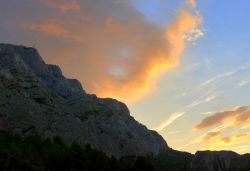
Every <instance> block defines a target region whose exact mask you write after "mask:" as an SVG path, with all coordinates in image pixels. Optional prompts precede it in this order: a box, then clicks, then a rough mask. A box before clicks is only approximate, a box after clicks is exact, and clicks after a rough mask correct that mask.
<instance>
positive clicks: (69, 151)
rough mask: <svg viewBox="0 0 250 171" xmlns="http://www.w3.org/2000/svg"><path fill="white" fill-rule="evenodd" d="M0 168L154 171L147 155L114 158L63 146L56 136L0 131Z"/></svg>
mask: <svg viewBox="0 0 250 171" xmlns="http://www.w3.org/2000/svg"><path fill="white" fill-rule="evenodd" d="M0 170H6V171H9V170H13V171H15V170H18V171H22V170H23V171H154V170H155V169H154V166H153V163H152V160H150V158H149V157H131V158H124V159H121V160H117V159H116V158H114V157H108V156H107V155H106V154H105V153H103V152H101V151H98V150H95V149H93V148H91V146H90V145H86V146H85V148H82V147H80V146H79V145H78V144H72V145H71V146H67V145H65V144H64V143H63V142H62V140H61V139H60V138H59V137H55V138H54V139H52V140H51V139H45V140H43V139H41V138H40V137H39V136H29V137H25V138H22V137H20V136H18V135H11V134H6V133H1V134H0Z"/></svg>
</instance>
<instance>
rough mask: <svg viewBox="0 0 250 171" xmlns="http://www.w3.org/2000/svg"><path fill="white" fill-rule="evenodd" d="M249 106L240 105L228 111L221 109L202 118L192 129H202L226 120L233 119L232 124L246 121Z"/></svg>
mask: <svg viewBox="0 0 250 171" xmlns="http://www.w3.org/2000/svg"><path fill="white" fill-rule="evenodd" d="M248 110H249V107H248V106H242V107H238V108H235V109H232V110H229V111H222V112H217V113H215V114H213V115H212V116H208V117H206V118H204V119H203V120H202V121H201V122H200V123H199V124H197V125H195V126H194V130H202V129H205V128H209V127H212V126H217V125H222V124H224V123H226V122H228V120H230V121H233V125H234V126H235V125H240V124H243V123H244V122H246V121H247V120H248V119H249V118H250V115H249V111H248Z"/></svg>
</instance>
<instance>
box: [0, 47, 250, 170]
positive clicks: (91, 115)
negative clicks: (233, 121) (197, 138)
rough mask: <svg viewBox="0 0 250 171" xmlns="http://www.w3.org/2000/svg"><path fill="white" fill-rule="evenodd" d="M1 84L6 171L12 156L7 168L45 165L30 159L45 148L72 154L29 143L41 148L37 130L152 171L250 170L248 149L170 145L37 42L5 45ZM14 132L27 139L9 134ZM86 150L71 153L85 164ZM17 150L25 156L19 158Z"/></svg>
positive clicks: (0, 154)
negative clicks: (68, 74) (47, 56)
mask: <svg viewBox="0 0 250 171" xmlns="http://www.w3.org/2000/svg"><path fill="white" fill-rule="evenodd" d="M0 89H1V91H0V148H1V149H0V169H1V168H2V167H1V165H2V164H3V165H4V164H6V161H8V162H7V163H9V165H8V166H13V163H12V162H14V163H15V164H14V166H16V165H18V166H20V167H21V166H22V167H25V168H26V167H27V168H33V166H36V167H39V166H40V161H38V162H37V163H36V164H37V165H36V164H34V163H32V162H31V161H30V160H32V158H39V159H41V158H40V157H39V154H40V153H42V154H44V156H46V155H52V156H54V155H58V156H57V157H59V156H60V153H59V152H60V151H62V150H63V149H64V148H65V149H64V151H67V152H64V153H63V154H65V153H66V154H68V153H69V151H70V149H67V148H66V147H65V146H63V145H61V143H59V145H58V144H57V143H55V144H53V143H51V142H50V143H48V142H47V141H45V142H40V140H39V141H38V140H34V138H33V139H32V138H31V142H32V143H35V147H36V148H38V149H34V144H32V143H30V142H29V140H30V139H29V137H30V136H33V135H36V136H39V137H40V138H41V139H44V140H47V139H50V140H53V139H56V138H57V137H60V138H61V139H62V141H63V143H65V144H67V145H71V144H73V145H74V144H75V143H76V144H79V145H80V146H81V147H82V148H84V147H85V145H86V144H89V145H90V146H91V147H92V148H94V149H97V150H100V151H103V152H104V153H106V154H108V156H111V155H113V156H115V157H116V158H117V159H120V160H119V162H118V165H119V166H124V167H125V166H126V167H128V166H131V168H132V166H133V167H134V166H136V167H139V166H140V167H141V166H143V167H144V166H145V165H146V166H147V168H151V169H149V170H152V166H154V169H155V170H156V171H158V170H159V171H249V170H250V154H245V155H239V154H237V153H234V152H229V151H198V152H197V153H196V154H194V155H193V154H190V153H186V152H179V151H175V150H173V149H171V148H169V147H168V145H167V143H166V142H165V140H164V139H163V138H162V137H161V136H160V135H159V134H158V133H157V132H155V131H151V130H148V129H147V128H146V127H145V126H144V125H142V124H140V123H139V122H137V121H136V120H135V119H134V118H133V117H132V116H131V115H130V113H129V110H128V108H127V106H126V105H125V104H123V103H122V102H119V101H117V100H115V99H111V98H98V97H97V96H96V95H90V94H87V93H86V92H85V91H84V90H83V88H82V85H81V84H80V82H79V81H77V80H75V79H67V78H65V77H64V76H63V74H62V71H61V69H60V68H59V67H58V66H56V65H49V64H46V63H45V62H44V61H43V59H42V58H41V56H40V55H39V53H38V52H37V50H36V49H34V48H29V47H24V46H17V45H10V44H0ZM9 134H12V135H18V136H20V137H22V138H27V139H28V140H27V141H26V140H23V141H21V140H20V139H19V138H15V137H14V138H10V137H11V136H10V137H9ZM6 137H7V138H6ZM19 142H20V143H19ZM55 142H57V141H55ZM37 144H40V145H37ZM48 144H49V145H48ZM47 146H49V150H48V149H46V148H47ZM58 146H59V147H58ZM22 147H26V148H25V149H24V150H23V151H22V150H21V152H20V150H18V149H20V148H22ZM52 147H53V148H54V149H53V148H52ZM39 148H41V150H39ZM7 149H9V152H8V153H6V150H7ZM30 149H33V150H35V151H36V153H35V155H34V156H33V155H31V157H30V158H28V159H26V160H28V162H27V161H26V160H25V162H24V161H22V160H21V159H22V158H25V156H27V155H26V153H27V151H28V152H29V151H30ZM52 149H53V150H52ZM77 149H78V148H77ZM26 150H27V151H26ZM16 151H17V152H16ZM50 151H52V152H51V153H50ZM73 151H74V150H73ZM80 151H81V150H80ZM53 152H54V153H55V154H54V153H53ZM81 152H82V151H81ZM33 153H34V152H33ZM33 153H32V154H33ZM52 153H53V154H52ZM58 153H59V154H58ZM89 153H90V154H92V155H91V156H92V157H93V161H96V160H97V159H96V156H99V157H100V156H101V158H102V159H105V161H108V163H109V164H108V165H112V163H113V160H112V159H106V158H105V157H104V156H103V155H102V154H100V153H96V152H95V151H94V152H93V151H91V150H90V151H87V154H88V155H90V154H89ZM17 154H18V155H17ZM42 154H40V155H42ZM87 154H82V153H77V154H75V153H73V161H75V160H76V161H77V162H78V163H81V165H83V164H84V163H85V164H86V162H84V163H82V162H80V161H79V160H80V159H81V158H83V159H85V158H86V155H87ZM16 155H17V156H19V158H18V157H17V158H15V156H16ZM75 155H76V156H78V157H75ZM88 155H87V157H88ZM79 156H80V157H79ZM136 156H146V160H144V159H143V160H141V159H140V158H139V160H138V159H137V158H136ZM71 157H72V156H71ZM68 158H69V156H67V155H66V157H65V158H63V160H62V161H64V160H66V161H68ZM41 160H45V159H41ZM11 161H12V162H11ZM45 161H47V160H45ZM48 161H50V160H48ZM62 161H61V162H58V163H60V164H58V163H57V164H58V165H59V166H60V165H61V168H62V167H63V166H64V165H63V164H62V163H65V162H62ZM68 162H69V161H68ZM138 162H139V163H138ZM45 163H46V162H45ZM69 163H70V162H69ZM30 164H32V165H30ZM113 164H114V163H113ZM116 164H117V163H116ZM49 165H50V163H49ZM53 165H54V164H53ZM73 165H75V164H72V165H71V166H73ZM88 165H91V164H89V163H88ZM31 166H32V167H31ZM105 166H107V164H106V165H105ZM53 167H54V166H53ZM96 167H97V166H96ZM126 167H125V170H126ZM7 168H8V167H7ZM5 170H6V169H5ZM7 170H8V169H7ZM25 170H27V169H25ZM28 170H29V169H28ZM31 170H33V169H31ZM68 170H70V169H68ZM72 170H74V169H72ZM90 170H91V169H90ZM127 170H129V169H127ZM137 170H138V169H137ZM139 170H140V169H139ZM142 170H143V169H142ZM144 170H145V169H144Z"/></svg>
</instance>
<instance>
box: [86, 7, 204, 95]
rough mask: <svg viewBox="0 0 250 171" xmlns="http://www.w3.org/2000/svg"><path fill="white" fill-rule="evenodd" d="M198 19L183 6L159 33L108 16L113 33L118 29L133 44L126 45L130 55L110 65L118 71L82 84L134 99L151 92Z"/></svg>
mask: <svg viewBox="0 0 250 171" xmlns="http://www.w3.org/2000/svg"><path fill="white" fill-rule="evenodd" d="M200 23H201V17H200V16H194V15H192V14H191V13H190V12H189V11H188V10H185V9H182V10H180V12H179V15H178V16H177V17H176V18H175V19H174V20H173V21H172V22H171V23H170V24H169V25H168V26H167V27H166V29H165V31H164V35H162V34H163V33H161V32H160V31H157V29H154V30H151V29H153V28H147V27H148V26H147V27H143V25H134V24H133V23H132V24H129V25H130V26H132V28H129V30H127V28H124V25H122V26H121V25H120V24H121V23H117V22H115V21H114V19H112V18H108V19H107V20H106V25H108V28H109V29H110V30H112V32H113V33H115V32H117V31H118V32H117V33H119V34H123V35H124V36H126V37H123V36H122V35H119V37H121V39H125V40H126V39H130V40H127V41H129V42H130V43H128V44H129V46H131V45H132V48H128V49H127V51H129V54H130V55H131V56H130V57H129V59H126V60H127V61H123V62H124V63H122V64H121V63H117V64H118V65H117V64H115V65H113V66H117V67H118V68H119V69H120V73H121V74H120V75H112V73H111V74H108V75H106V76H103V75H102V74H101V75H102V76H101V75H100V76H99V77H98V78H97V79H96V80H95V81H93V82H92V81H91V82H90V83H95V84H96V86H93V85H91V84H90V85H89V84H88V81H86V82H85V83H87V84H85V87H86V88H87V90H89V91H91V92H95V93H97V94H98V95H99V96H101V97H115V98H118V99H122V100H135V99H138V98H140V97H142V96H144V95H146V93H148V92H152V91H153V90H154V89H155V88H156V79H157V76H159V75H160V74H161V73H163V72H165V71H167V70H168V69H170V68H173V67H175V66H176V65H178V63H179V59H180V55H181V53H182V51H183V49H184V48H185V42H186V41H185V36H186V35H189V34H190V33H191V32H192V30H194V29H196V28H197V27H198V26H199V24H200ZM134 29H135V30H134ZM136 29H138V32H140V33H139V34H134V33H133V32H137V30H136ZM131 33H132V34H131ZM161 35H162V37H161ZM122 41H124V40H122ZM117 49H118V50H119V48H117ZM121 51H122V47H121ZM120 55H121V54H120ZM128 60H129V61H128ZM119 65H120V66H119ZM97 84H98V85H97ZM99 85H100V86H99Z"/></svg>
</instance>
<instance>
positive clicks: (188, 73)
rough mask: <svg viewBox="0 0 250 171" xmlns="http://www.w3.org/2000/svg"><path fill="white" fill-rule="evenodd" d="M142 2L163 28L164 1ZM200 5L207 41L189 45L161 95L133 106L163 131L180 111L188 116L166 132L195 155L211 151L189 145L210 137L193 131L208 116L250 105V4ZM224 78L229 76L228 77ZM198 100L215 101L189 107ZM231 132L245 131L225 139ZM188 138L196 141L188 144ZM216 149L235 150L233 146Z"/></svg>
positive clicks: (162, 81)
mask: <svg viewBox="0 0 250 171" xmlns="http://www.w3.org/2000/svg"><path fill="white" fill-rule="evenodd" d="M139 2H140V3H136V6H137V8H139V9H140V11H141V12H143V13H144V14H145V15H146V16H147V17H148V18H149V19H150V20H151V21H152V22H159V23H158V24H159V25H164V22H168V20H164V19H162V18H161V17H160V19H158V18H159V16H160V15H161V13H162V12H160V11H161V10H157V9H164V7H162V6H161V5H162V1H160V0H159V1H147V4H145V3H143V2H142V1H139ZM144 2H145V1H144ZM168 2H169V3H168V4H171V3H172V1H171V2H170V1H168ZM150 3H152V4H153V5H152V7H154V10H152V9H151V10H150V6H151V5H150ZM197 3H198V11H199V13H200V14H202V16H203V24H202V26H201V29H202V31H203V32H204V36H203V37H202V38H200V40H198V41H197V42H196V44H195V45H192V44H191V45H188V48H186V49H185V52H184V53H183V54H182V56H181V62H180V65H179V66H178V67H176V68H174V69H172V70H171V71H169V72H168V73H166V74H164V75H163V76H162V77H161V78H159V80H158V89H157V91H156V92H154V93H152V94H151V95H149V96H148V97H145V98H143V99H142V100H140V101H138V102H136V103H134V104H131V105H130V109H131V111H132V113H135V117H136V118H138V119H139V120H141V121H142V122H143V123H146V125H148V126H149V127H150V128H151V129H155V128H157V127H158V125H160V123H161V122H162V121H163V120H164V119H165V120H167V119H169V118H170V116H171V114H173V113H175V112H182V111H183V112H186V114H184V115H183V116H182V117H179V118H178V119H176V120H175V121H173V122H172V123H171V124H170V125H168V126H166V127H165V128H164V129H163V130H161V131H160V133H161V134H162V135H163V137H164V138H165V139H166V140H168V142H169V144H170V145H171V146H173V147H174V148H177V149H181V150H187V151H192V152H195V151H196V150H197V148H201V149H202V148H206V146H203V145H201V143H200V142H196V143H193V144H190V145H188V144H189V143H190V141H191V139H195V138H197V137H199V136H201V135H203V133H204V132H202V131H201V132H194V131H192V127H193V126H194V125H195V124H196V123H197V122H199V121H201V120H202V119H203V118H205V117H206V115H204V114H203V113H208V112H211V113H209V114H212V113H215V112H216V111H222V110H229V109H233V108H235V107H237V106H245V105H249V103H250V96H249V93H248V92H249V89H250V84H248V83H249V81H250V68H249V64H250V54H249V49H250V44H249V42H250V22H248V20H249V18H250V11H249V9H248V7H249V6H250V2H249V1H247V0H241V1H233V0H231V1H216V0H204V1H202V0H200V1H197ZM172 5H174V4H172ZM157 6H158V8H157ZM166 9H167V7H166ZM152 11H153V12H152ZM223 74H225V75H228V76H222V75H223ZM216 77H217V78H216ZM213 78H214V79H215V80H214V82H212V83H211V84H209V85H207V86H204V87H202V88H198V87H199V85H202V84H203V83H205V82H206V81H207V80H209V79H213ZM197 98H198V99H199V98H200V99H201V100H202V99H205V100H206V98H207V101H209V100H208V99H209V98H210V99H211V101H209V102H205V103H203V104H200V105H197V106H195V107H192V108H185V106H187V105H189V104H191V103H193V102H194V101H195V100H196V99H197ZM183 106H184V109H183ZM156 118H157V119H156ZM230 132H237V133H238V132H241V130H239V128H234V129H228V130H225V135H222V136H227V135H228V136H230ZM248 132H249V129H248V130H244V133H248ZM232 134H233V133H232ZM185 135H190V136H189V137H188V138H184V139H183V138H182V137H186V136H185ZM243 144H244V143H243ZM247 144H248V142H247ZM185 145H188V146H185ZM216 148H217V149H230V148H232V149H233V147H232V144H228V145H224V146H217V147H216ZM241 152H244V151H241Z"/></svg>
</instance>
